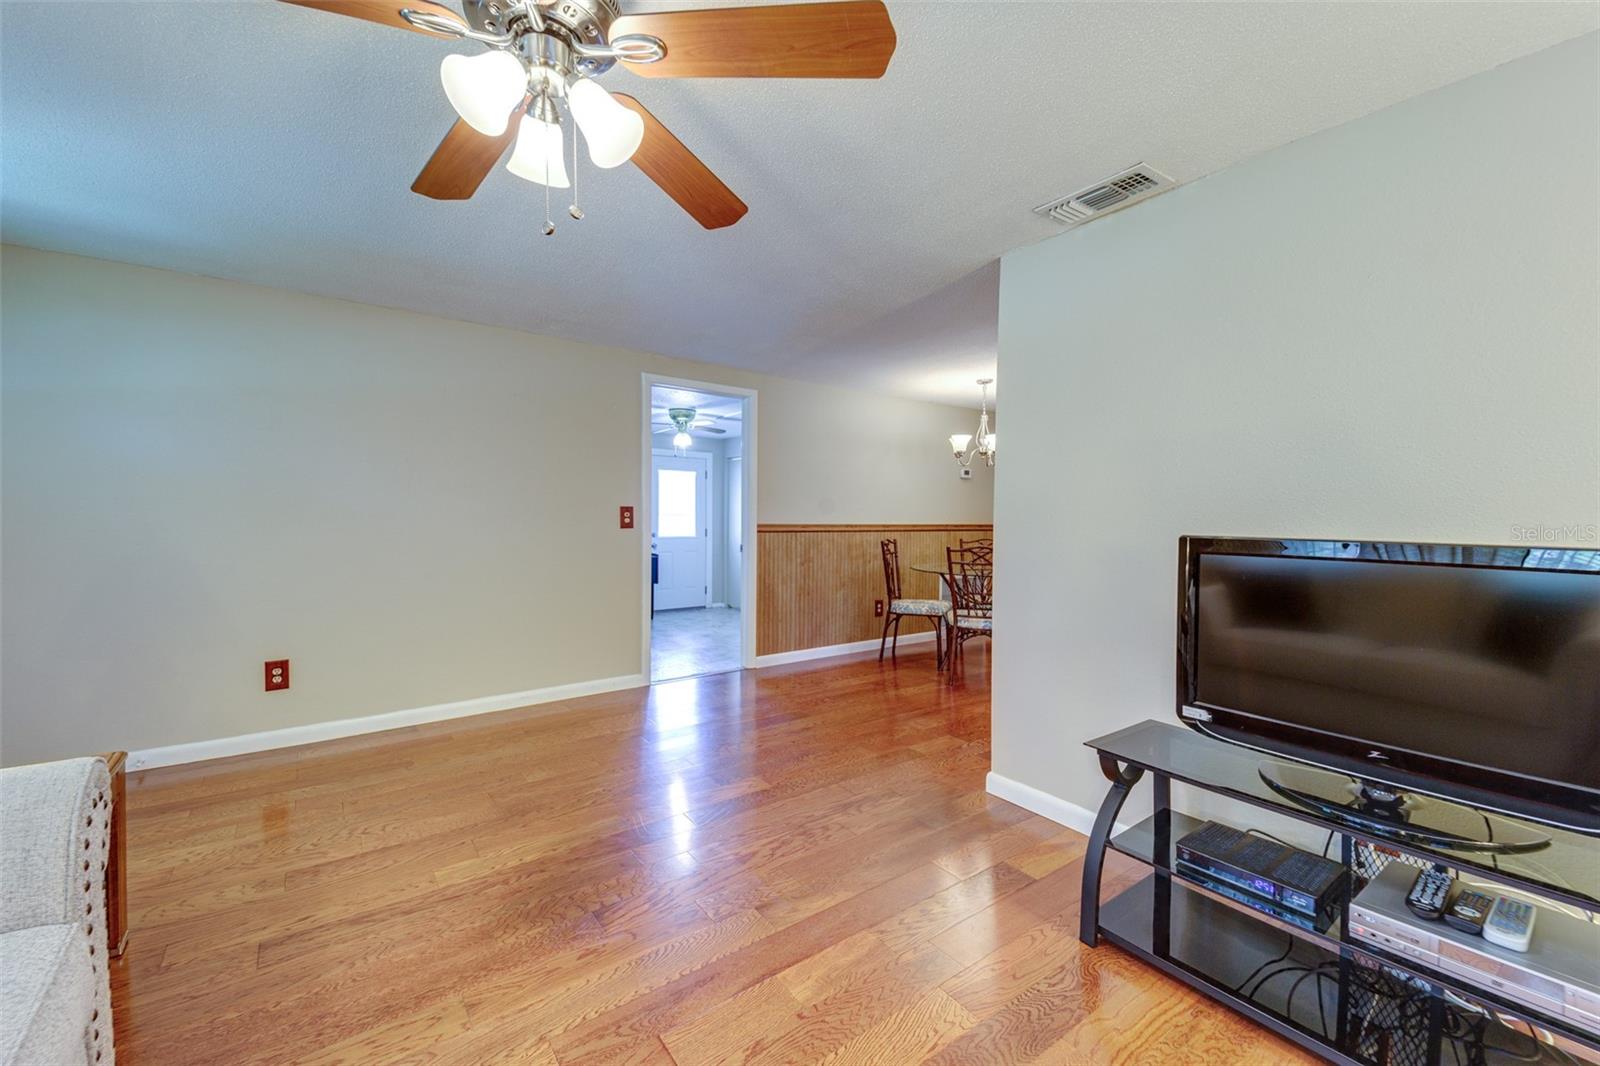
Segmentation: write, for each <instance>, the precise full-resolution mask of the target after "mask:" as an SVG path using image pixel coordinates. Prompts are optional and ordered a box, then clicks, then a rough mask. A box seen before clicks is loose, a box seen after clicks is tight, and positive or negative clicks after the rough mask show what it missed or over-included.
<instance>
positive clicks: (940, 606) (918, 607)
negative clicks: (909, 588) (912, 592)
mask: <svg viewBox="0 0 1600 1066" xmlns="http://www.w3.org/2000/svg"><path fill="white" fill-rule="evenodd" d="M949 609H950V605H949V604H948V603H945V602H944V601H943V600H890V601H889V613H890V614H920V615H929V616H931V617H934V618H937V617H939V616H940V615H941V614H944V613H945V612H946V611H948V610H949Z"/></svg>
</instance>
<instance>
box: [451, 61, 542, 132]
mask: <svg viewBox="0 0 1600 1066" xmlns="http://www.w3.org/2000/svg"><path fill="white" fill-rule="evenodd" d="M439 80H440V81H441V82H443V83H444V94H445V96H447V97H449V99H450V106H451V107H453V108H455V109H456V114H458V115H460V116H461V118H462V121H464V122H465V123H466V124H467V125H469V126H471V127H472V128H473V129H475V130H477V131H478V132H479V133H481V134H483V135H484V136H486V137H498V136H500V135H501V134H502V133H504V132H505V131H506V126H507V125H509V124H510V122H511V109H512V108H514V107H516V106H517V104H518V103H519V102H520V101H521V100H522V96H523V94H524V93H526V92H527V91H528V71H527V69H526V68H525V67H523V65H522V60H520V59H518V58H517V57H516V56H515V55H512V54H511V53H510V52H506V51H502V50H500V49H498V48H491V49H490V50H489V51H487V52H484V53H483V54H482V55H475V56H463V55H448V56H445V57H444V62H442V63H440V64H439Z"/></svg>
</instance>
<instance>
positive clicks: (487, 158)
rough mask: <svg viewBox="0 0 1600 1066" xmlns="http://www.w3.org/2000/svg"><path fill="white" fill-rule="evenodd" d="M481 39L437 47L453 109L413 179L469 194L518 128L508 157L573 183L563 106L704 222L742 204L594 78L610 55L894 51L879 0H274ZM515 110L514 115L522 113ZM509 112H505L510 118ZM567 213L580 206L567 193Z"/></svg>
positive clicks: (656, 125)
mask: <svg viewBox="0 0 1600 1066" xmlns="http://www.w3.org/2000/svg"><path fill="white" fill-rule="evenodd" d="M283 2H285V3H290V4H295V5H297V6H300V7H309V8H316V9H318V10H322V11H329V12H333V13H334V14H339V15H349V16H352V17H354V18H360V19H366V20H367V21H369V22H375V23H379V24H381V25H385V26H394V27H397V28H399V29H403V30H414V31H416V32H418V33H426V34H430V35H432V36H435V37H444V38H455V39H460V40H468V41H474V42H476V43H478V44H482V45H484V46H486V48H487V51H485V52H482V53H480V54H478V55H475V56H463V55H450V56H446V57H445V59H444V63H443V65H442V66H441V68H440V77H441V80H442V81H443V82H444V91H445V95H446V96H447V97H448V98H449V100H450V103H451V105H452V106H453V107H454V108H455V110H456V113H457V114H458V115H459V116H460V118H459V119H457V121H456V123H455V125H454V126H452V127H451V128H450V131H449V132H448V133H446V134H445V136H444V140H443V141H442V142H440V144H439V147H438V148H437V149H436V150H435V151H434V153H433V157H432V158H431V159H429V160H428V162H427V164H426V165H425V166H424V167H423V168H422V173H420V174H418V175H417V180H416V181H415V182H413V183H412V185H411V188H412V191H414V192H417V193H421V194H422V195H423V196H429V197H432V198H434V199H436V200H466V199H469V198H470V197H471V196H472V194H473V193H475V192H476V191H477V189H478V186H479V185H480V184H482V182H483V179H484V178H485V177H486V176H487V175H488V173H489V171H490V170H491V169H492V168H493V167H494V165H495V163H496V162H498V161H499V159H500V157H501V156H502V155H504V154H505V151H506V148H507V147H508V146H509V145H510V144H511V143H512V141H513V139H515V141H516V146H515V148H513V149H512V152H511V158H510V159H509V160H508V161H507V162H506V169H507V170H509V171H510V172H511V173H513V174H515V175H517V176H518V177H521V178H525V179H527V180H529V181H532V182H535V183H538V184H541V185H543V186H544V187H545V225H544V232H545V234H546V235H552V234H554V233H555V223H554V222H552V221H551V220H550V217H549V214H550V212H549V195H550V194H549V190H550V189H551V188H558V189H565V188H569V187H572V185H573V181H572V177H575V176H576V170H577V138H576V136H573V144H572V161H573V176H572V177H569V176H568V174H567V169H566V165H565V151H564V140H563V136H562V130H561V127H562V115H563V113H565V114H566V115H567V116H568V117H570V118H571V119H572V121H573V123H574V124H575V125H576V126H577V128H578V129H579V130H581V131H582V132H583V137H584V140H585V142H586V143H587V144H588V147H589V158H590V160H591V161H592V162H593V163H594V164H595V166H598V167H615V166H620V165H621V164H623V163H625V162H628V161H630V160H631V161H632V162H633V164H634V165H635V166H637V167H638V168H639V169H640V170H642V171H644V173H645V176H646V177H648V178H649V179H650V180H651V181H653V182H655V183H656V184H657V185H659V186H660V187H661V189H662V190H663V191H664V192H665V193H666V194H667V195H668V196H670V197H671V198H672V199H673V200H675V201H676V202H677V203H678V205H679V206H680V207H682V208H683V209H684V210H685V211H687V212H688V213H689V214H690V215H692V216H693V217H694V219H695V220H696V221H698V222H699V223H700V224H701V225H702V226H704V227H705V228H706V229H718V228H720V227H722V226H731V225H732V224H733V223H735V222H737V221H739V219H740V218H742V217H744V214H745V212H746V211H747V210H749V208H747V207H746V206H745V204H744V201H742V200H740V199H739V197H737V196H736V195H734V193H733V191H732V190H731V189H729V188H728V187H727V186H726V185H724V184H723V183H722V181H721V179H719V178H718V177H717V176H716V175H715V174H714V173H712V172H711V169H710V168H709V167H707V166H706V165H705V164H704V163H702V162H701V161H700V160H699V158H697V157H696V156H695V154H694V153H693V152H691V151H690V150H689V149H688V148H686V147H684V145H683V143H682V142H681V141H679V140H678V139H677V138H676V137H674V136H673V135H672V133H671V132H670V131H668V129H667V128H666V127H665V126H663V125H662V124H661V123H660V121H658V120H657V119H656V117H655V116H654V115H652V114H651V113H650V112H649V111H647V110H646V109H645V106H644V105H643V104H641V103H640V102H639V101H637V100H635V99H634V98H633V97H631V96H627V95H625V94H622V93H610V92H607V91H606V90H605V89H603V88H601V87H600V84H599V83H598V82H597V81H595V80H594V79H595V78H597V77H599V76H600V75H603V74H605V73H606V72H607V71H608V70H610V69H611V68H612V67H613V66H614V65H615V64H616V63H617V62H618V61H619V60H620V61H621V62H622V63H624V64H626V65H627V67H628V69H630V70H632V71H633V72H634V73H636V74H640V75H643V76H645V77H650V78H877V77H882V75H883V72H884V70H886V69H887V67H888V65H889V57H890V56H891V55H893V54H894V47H895V33H894V25H893V24H892V23H891V22H890V21H889V13H888V11H887V9H886V8H885V7H884V5H883V2H882V0H842V2H836V3H813V4H781V5H773V6H763V7H729V8H707V9H701V10H692V11H660V12H650V13H643V14H638V15H625V14H623V13H622V9H621V7H620V5H619V3H618V0H544V2H540V0H461V3H460V7H461V11H460V13H459V14H458V13H457V12H456V11H455V10H454V9H453V8H451V7H447V6H446V5H444V4H441V3H436V2H434V0H283ZM519 116H520V117H519ZM514 120H515V121H514ZM569 213H570V214H571V216H572V217H573V218H574V219H581V218H582V217H583V212H582V211H581V210H580V209H579V208H578V205H577V201H576V196H575V195H574V200H573V204H572V206H571V208H569Z"/></svg>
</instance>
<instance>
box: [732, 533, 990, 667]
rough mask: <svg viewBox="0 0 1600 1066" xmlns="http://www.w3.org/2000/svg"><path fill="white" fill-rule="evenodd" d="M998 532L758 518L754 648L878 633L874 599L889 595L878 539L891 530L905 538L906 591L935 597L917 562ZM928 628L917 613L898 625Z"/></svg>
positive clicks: (935, 583) (935, 586)
mask: <svg viewBox="0 0 1600 1066" xmlns="http://www.w3.org/2000/svg"><path fill="white" fill-rule="evenodd" d="M993 536H994V526H993V525H960V524H957V525H806V526H792V525H759V526H757V527H756V550H757V553H758V554H757V556H756V573H757V580H758V581H759V583H760V591H761V597H760V600H759V605H758V608H757V611H758V614H757V618H756V654H758V655H775V654H778V653H780V652H788V651H801V650H803V649H806V648H825V647H831V646H832V645H835V644H850V643H853V642H855V641H861V640H876V639H877V638H878V636H879V635H880V634H881V633H882V632H883V619H882V618H879V617H876V616H874V615H873V613H872V608H873V602H874V601H876V600H881V599H884V598H885V588H884V583H883V556H882V554H881V552H880V550H879V544H880V543H881V542H882V541H884V540H885V539H887V538H889V537H893V538H894V539H895V540H896V541H898V542H899V544H900V589H901V594H902V595H904V596H907V597H910V598H914V599H932V598H935V597H937V596H938V595H939V579H938V578H937V577H935V576H934V575H932V574H922V573H918V572H917V571H915V570H913V569H912V568H911V566H912V564H913V563H925V562H929V563H939V564H941V565H942V564H943V563H944V557H945V555H944V550H945V548H947V547H958V546H959V545H960V543H961V541H962V540H963V539H965V540H974V539H977V538H979V537H993ZM885 608H887V604H885ZM927 629H928V626H927V625H926V624H925V623H922V622H918V621H915V620H911V621H907V622H902V623H901V624H900V631H901V633H902V635H905V636H910V635H911V634H912V633H920V632H924V631H926V630H927Z"/></svg>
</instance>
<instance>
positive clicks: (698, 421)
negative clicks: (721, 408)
mask: <svg viewBox="0 0 1600 1066" xmlns="http://www.w3.org/2000/svg"><path fill="white" fill-rule="evenodd" d="M662 415H665V416H666V418H667V421H665V422H663V421H661V417H662ZM721 417H722V416H721V415H709V414H701V413H700V412H699V411H698V410H696V409H695V408H693V407H668V408H665V409H663V408H660V407H657V408H655V409H654V410H652V411H651V412H650V424H651V425H652V426H655V427H656V429H655V432H656V433H665V432H667V431H668V430H671V429H676V430H677V431H678V432H679V433H687V432H689V431H690V430H691V429H692V430H696V431H698V432H701V433H715V434H717V435H719V436H720V435H722V434H724V433H726V432H728V431H727V430H725V429H723V428H722V427H721V426H718V425H716V424H715V421H716V420H717V419H719V418H721Z"/></svg>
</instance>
